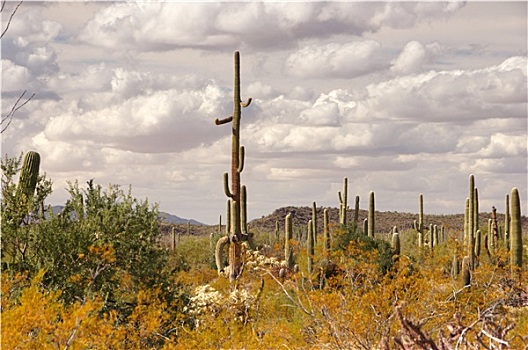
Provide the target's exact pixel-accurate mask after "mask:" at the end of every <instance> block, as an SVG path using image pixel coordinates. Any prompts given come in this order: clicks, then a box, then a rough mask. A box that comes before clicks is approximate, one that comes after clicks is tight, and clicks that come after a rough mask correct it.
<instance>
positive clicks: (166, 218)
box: [51, 205, 205, 226]
mask: <svg viewBox="0 0 528 350" xmlns="http://www.w3.org/2000/svg"><path fill="white" fill-rule="evenodd" d="M63 209H64V206H63V205H54V206H52V207H51V210H52V211H53V213H54V214H58V213H60V212H61V211H62V210H63ZM159 216H160V218H161V221H163V222H164V223H166V224H187V223H188V222H189V221H190V223H191V225H196V226H205V224H203V223H201V222H199V221H196V220H193V219H190V220H189V219H184V218H180V217H179V216H176V215H172V214H169V213H165V212H160V215H159Z"/></svg>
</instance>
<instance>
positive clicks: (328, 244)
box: [323, 208, 330, 258]
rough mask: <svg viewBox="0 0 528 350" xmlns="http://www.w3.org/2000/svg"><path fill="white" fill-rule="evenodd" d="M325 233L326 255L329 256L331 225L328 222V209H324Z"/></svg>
mask: <svg viewBox="0 0 528 350" xmlns="http://www.w3.org/2000/svg"><path fill="white" fill-rule="evenodd" d="M323 235H324V252H325V257H326V258H328V255H329V254H330V227H329V222H328V209H327V208H325V209H324V211H323Z"/></svg>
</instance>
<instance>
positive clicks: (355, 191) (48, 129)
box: [1, 1, 528, 224]
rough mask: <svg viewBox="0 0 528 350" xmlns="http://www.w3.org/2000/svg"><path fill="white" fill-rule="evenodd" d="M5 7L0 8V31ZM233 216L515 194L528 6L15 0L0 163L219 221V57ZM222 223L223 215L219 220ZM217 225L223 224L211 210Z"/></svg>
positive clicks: (408, 206) (454, 206)
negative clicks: (36, 156) (237, 175)
mask: <svg viewBox="0 0 528 350" xmlns="http://www.w3.org/2000/svg"><path fill="white" fill-rule="evenodd" d="M16 4H17V2H9V3H8V4H7V5H6V6H7V8H6V9H5V10H4V12H3V13H2V17H3V24H2V29H3V28H5V25H6V18H7V15H8V14H9V13H10V12H9V10H10V9H13V8H14V6H15V5H16ZM235 50H239V51H240V56H241V85H242V86H241V95H242V96H241V97H242V100H246V99H247V98H248V97H251V98H252V99H253V102H252V104H251V105H250V106H249V107H248V108H245V109H243V111H242V120H241V128H242V130H241V137H240V138H241V140H240V141H241V144H242V145H244V146H245V150H246V159H245V168H244V171H243V172H242V175H241V177H242V184H244V185H246V186H247V192H248V204H247V205H248V218H249V219H255V218H259V217H261V216H265V215H268V214H270V213H272V212H273V211H274V210H275V209H277V208H280V207H284V206H290V205H293V206H311V205H312V203H313V202H314V201H315V202H316V203H317V206H324V207H338V206H339V201H338V195H337V193H338V191H342V187H343V178H344V177H347V178H348V189H349V194H348V195H349V203H350V205H351V206H353V203H354V201H353V198H354V197H355V196H356V195H359V196H360V207H361V208H362V209H366V208H367V207H368V194H369V192H370V191H374V192H375V196H376V209H377V210H380V211H398V212H411V213H416V212H418V198H419V195H420V194H423V195H424V210H425V214H426V215H427V214H452V213H462V212H463V210H464V205H465V199H466V197H467V196H468V187H469V185H468V183H469V180H468V178H469V175H470V174H474V176H475V183H476V186H477V188H478V190H479V199H480V208H481V211H487V212H489V211H491V206H496V207H497V209H498V211H499V212H504V206H505V195H506V194H508V193H510V191H511V189H512V187H517V188H518V189H519V191H520V194H521V202H522V203H521V206H522V212H523V214H524V215H526V213H527V212H528V211H527V208H528V202H527V201H526V199H527V158H528V157H527V123H528V122H527V121H528V113H527V72H526V71H527V65H528V62H527V2H525V1H518V2H503V1H501V2H472V1H469V2H447V3H446V2H351V1H349V2H291V3H284V2H239V3H231V2H222V3H220V2H188V3H177V2H114V3H110V2H50V1H48V2H24V3H23V4H22V5H21V6H20V7H19V9H18V11H17V13H16V15H15V16H14V17H13V20H12V22H11V24H10V27H9V30H8V32H7V34H6V35H5V37H4V38H2V42H1V57H2V85H1V87H2V116H4V115H6V113H7V112H8V111H9V110H10V109H11V107H12V106H13V104H14V102H15V100H16V98H17V97H18V96H20V94H21V92H22V91H24V90H27V91H28V93H35V97H34V98H33V99H32V100H31V101H30V102H29V103H28V104H27V105H25V106H24V107H23V108H21V109H20V110H19V111H17V113H16V114H15V116H14V118H13V121H12V123H11V125H10V126H9V127H8V129H7V130H6V131H5V132H4V133H2V155H3V156H5V155H8V156H10V157H14V156H18V155H20V153H21V152H27V151H29V150H35V151H37V152H39V153H40V155H41V171H42V172H45V173H46V176H47V177H48V178H49V179H51V180H52V181H53V189H54V191H53V194H52V195H51V196H50V198H49V203H50V204H54V205H56V204H63V203H65V201H66V199H67V198H68V194H67V191H66V188H67V187H68V185H67V182H68V181H75V180H78V181H79V183H80V184H81V185H83V187H84V184H85V183H86V181H88V180H90V179H94V182H95V183H97V184H100V185H102V186H103V187H106V186H108V185H109V184H117V185H121V186H122V187H123V188H124V189H125V190H127V189H128V186H129V185H130V186H131V187H132V194H133V196H135V197H137V198H140V199H144V198H148V200H149V202H151V203H158V204H159V208H160V210H161V211H165V212H169V213H171V214H174V215H177V216H180V217H183V218H187V219H195V220H198V221H201V222H203V223H207V224H215V223H218V220H219V216H220V215H222V217H225V208H226V200H227V198H226V196H225V194H224V191H223V173H224V172H228V171H229V170H230V155H231V128H230V126H229V125H221V126H216V125H215V124H214V120H215V119H216V118H224V117H226V116H229V115H231V114H232V110H233V97H232V93H233V52H234V51H235ZM224 220H225V219H224ZM224 222H225V221H224Z"/></svg>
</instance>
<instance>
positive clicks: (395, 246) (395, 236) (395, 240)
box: [392, 226, 401, 255]
mask: <svg viewBox="0 0 528 350" xmlns="http://www.w3.org/2000/svg"><path fill="white" fill-rule="evenodd" d="M392 252H393V255H400V253H401V248H400V234H399V232H398V227H396V226H394V228H393V229H392Z"/></svg>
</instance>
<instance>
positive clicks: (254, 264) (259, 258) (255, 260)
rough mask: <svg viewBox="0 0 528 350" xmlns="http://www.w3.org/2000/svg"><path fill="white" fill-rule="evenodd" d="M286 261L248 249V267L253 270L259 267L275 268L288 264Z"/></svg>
mask: <svg viewBox="0 0 528 350" xmlns="http://www.w3.org/2000/svg"><path fill="white" fill-rule="evenodd" d="M286 265H287V263H286V261H281V260H279V259H277V258H276V257H273V256H272V257H267V256H265V255H262V254H261V253H260V252H259V251H256V250H253V251H250V250H247V251H246V265H245V266H246V267H247V268H249V269H252V270H258V269H259V268H275V267H283V266H286Z"/></svg>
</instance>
